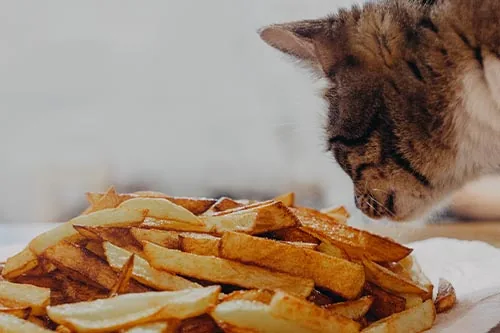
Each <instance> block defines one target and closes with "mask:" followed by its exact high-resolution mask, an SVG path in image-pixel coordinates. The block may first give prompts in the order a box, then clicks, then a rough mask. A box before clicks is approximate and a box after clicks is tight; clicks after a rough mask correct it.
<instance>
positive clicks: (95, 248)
mask: <svg viewBox="0 0 500 333" xmlns="http://www.w3.org/2000/svg"><path fill="white" fill-rule="evenodd" d="M85 248H86V249H87V250H89V251H90V252H91V253H93V254H95V255H96V256H98V257H99V258H101V259H104V258H105V255H104V249H103V248H102V242H101V241H94V240H91V241H89V242H88V243H87V245H85Z"/></svg>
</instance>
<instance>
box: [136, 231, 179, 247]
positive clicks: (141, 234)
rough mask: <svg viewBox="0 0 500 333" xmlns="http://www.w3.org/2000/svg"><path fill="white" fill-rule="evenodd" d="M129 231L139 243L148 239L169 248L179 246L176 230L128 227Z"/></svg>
mask: <svg viewBox="0 0 500 333" xmlns="http://www.w3.org/2000/svg"><path fill="white" fill-rule="evenodd" d="M130 233H131V234H132V236H133V237H134V238H135V239H136V240H137V241H138V242H140V243H141V244H142V242H144V241H148V242H151V243H155V244H158V245H160V246H163V247H167V248H169V249H178V248H179V233H178V232H176V231H168V230H155V229H143V228H130Z"/></svg>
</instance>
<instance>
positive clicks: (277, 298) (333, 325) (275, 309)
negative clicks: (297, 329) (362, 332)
mask: <svg viewBox="0 0 500 333" xmlns="http://www.w3.org/2000/svg"><path fill="white" fill-rule="evenodd" d="M269 309H270V312H271V315H274V316H276V317H278V318H283V319H289V320H291V321H293V322H295V323H297V324H299V325H300V326H302V327H308V328H310V329H313V330H315V331H316V332H331V333H335V332H343V333H349V332H358V331H359V327H360V325H359V324H358V323H357V322H355V321H353V320H351V319H348V318H346V317H344V316H341V315H337V314H335V313H333V312H331V311H328V310H326V309H323V308H320V307H319V306H316V305H314V304H313V303H310V302H308V301H306V300H303V299H299V298H297V297H293V296H290V295H287V294H285V293H284V292H281V291H277V292H276V293H275V294H274V296H273V298H272V300H271V303H269Z"/></svg>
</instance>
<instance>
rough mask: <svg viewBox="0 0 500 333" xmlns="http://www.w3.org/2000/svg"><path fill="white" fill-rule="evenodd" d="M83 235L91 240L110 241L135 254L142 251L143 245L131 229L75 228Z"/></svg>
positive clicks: (75, 226) (79, 226) (78, 226)
mask: <svg viewBox="0 0 500 333" xmlns="http://www.w3.org/2000/svg"><path fill="white" fill-rule="evenodd" d="M73 227H74V228H75V229H76V230H77V231H78V232H79V233H80V234H81V235H83V236H84V237H86V238H90V239H97V240H100V241H108V242H111V243H113V244H115V245H116V246H119V247H122V248H124V249H126V250H129V251H132V252H134V253H140V252H141V251H142V244H141V243H140V242H139V241H138V240H137V239H135V237H134V236H133V235H132V234H131V232H130V228H129V227H100V226H81V225H74V226H73Z"/></svg>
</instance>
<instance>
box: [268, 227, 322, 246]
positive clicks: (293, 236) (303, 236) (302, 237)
mask: <svg viewBox="0 0 500 333" xmlns="http://www.w3.org/2000/svg"><path fill="white" fill-rule="evenodd" d="M271 236H272V238H275V239H278V240H281V241H285V242H303V243H312V244H319V243H320V241H319V239H317V238H316V237H313V236H311V235H309V234H308V233H307V232H304V231H302V230H300V228H286V229H281V230H276V231H273V232H272V233H271Z"/></svg>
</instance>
